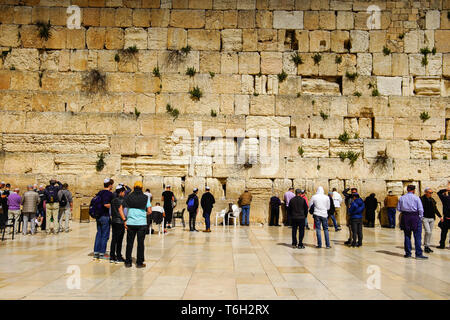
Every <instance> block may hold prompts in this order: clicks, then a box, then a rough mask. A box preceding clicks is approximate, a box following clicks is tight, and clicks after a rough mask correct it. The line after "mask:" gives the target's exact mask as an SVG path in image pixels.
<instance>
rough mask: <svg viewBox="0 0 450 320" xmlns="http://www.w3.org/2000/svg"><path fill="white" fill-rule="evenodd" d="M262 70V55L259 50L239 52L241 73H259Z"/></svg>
mask: <svg viewBox="0 0 450 320" xmlns="http://www.w3.org/2000/svg"><path fill="white" fill-rule="evenodd" d="M259 72H260V56H259V53H258V52H240V53H239V73H240V74H257V73H259Z"/></svg>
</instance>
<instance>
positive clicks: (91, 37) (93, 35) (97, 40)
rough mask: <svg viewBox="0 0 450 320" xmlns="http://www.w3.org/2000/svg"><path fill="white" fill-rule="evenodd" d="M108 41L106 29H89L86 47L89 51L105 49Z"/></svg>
mask: <svg viewBox="0 0 450 320" xmlns="http://www.w3.org/2000/svg"><path fill="white" fill-rule="evenodd" d="M105 40H106V28H93V27H91V28H89V29H88V30H87V31H86V46H87V48H88V49H91V50H93V49H97V50H100V49H103V47H104V46H105Z"/></svg>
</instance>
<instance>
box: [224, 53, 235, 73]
mask: <svg viewBox="0 0 450 320" xmlns="http://www.w3.org/2000/svg"><path fill="white" fill-rule="evenodd" d="M238 68H239V63H238V55H237V53H236V52H222V54H221V59H220V73H222V74H233V73H238Z"/></svg>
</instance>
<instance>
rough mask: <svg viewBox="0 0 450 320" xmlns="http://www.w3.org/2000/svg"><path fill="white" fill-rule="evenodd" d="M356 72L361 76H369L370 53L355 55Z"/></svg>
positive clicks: (370, 68)
mask: <svg viewBox="0 0 450 320" xmlns="http://www.w3.org/2000/svg"><path fill="white" fill-rule="evenodd" d="M356 61H357V69H356V70H357V72H358V74H359V75H362V76H370V75H371V74H372V54H370V53H358V55H357V60H356Z"/></svg>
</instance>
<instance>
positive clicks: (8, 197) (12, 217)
mask: <svg viewBox="0 0 450 320" xmlns="http://www.w3.org/2000/svg"><path fill="white" fill-rule="evenodd" d="M0 195H1V207H2V213H1V214H0V226H1V227H2V228H3V227H5V226H6V225H7V224H8V221H10V225H11V226H12V228H11V230H10V234H12V233H19V230H20V227H21V226H22V233H23V235H27V234H30V235H33V234H35V233H36V232H37V228H36V225H37V226H40V227H41V230H43V231H44V230H45V231H46V232H47V234H50V233H51V232H53V233H54V234H58V233H60V232H63V231H65V232H69V231H70V217H71V213H72V210H73V198H72V193H71V192H70V191H69V185H68V184H67V183H64V184H62V183H61V182H59V181H56V180H54V179H52V180H50V183H49V185H47V186H44V185H40V186H39V187H38V185H37V184H35V185H28V186H27V191H26V192H24V193H23V194H22V195H20V188H18V187H16V188H14V189H11V185H10V184H9V183H4V182H1V183H0ZM63 223H64V225H63Z"/></svg>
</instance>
